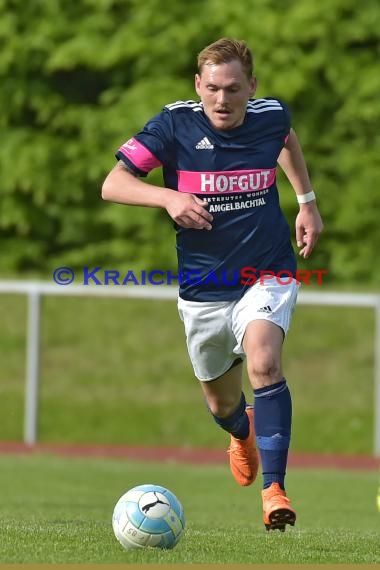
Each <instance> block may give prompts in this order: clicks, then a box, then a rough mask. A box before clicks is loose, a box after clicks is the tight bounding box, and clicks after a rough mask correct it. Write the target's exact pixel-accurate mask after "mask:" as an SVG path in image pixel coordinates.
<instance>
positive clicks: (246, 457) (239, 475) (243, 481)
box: [227, 406, 259, 487]
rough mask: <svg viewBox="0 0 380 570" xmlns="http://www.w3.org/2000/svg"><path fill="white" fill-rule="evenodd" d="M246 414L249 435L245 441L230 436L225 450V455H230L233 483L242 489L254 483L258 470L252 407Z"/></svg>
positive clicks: (248, 408)
mask: <svg viewBox="0 0 380 570" xmlns="http://www.w3.org/2000/svg"><path fill="white" fill-rule="evenodd" d="M246 414H247V416H248V419H249V435H248V437H247V439H237V438H236V437H234V436H233V435H231V443H230V446H229V448H228V450H227V453H229V455H230V468H231V472H232V475H233V476H234V478H235V481H236V482H237V483H238V484H239V485H241V486H242V487H247V486H248V485H251V484H252V483H253V482H254V480H255V479H256V476H257V470H258V468H259V456H258V454H257V449H256V441H255V440H256V437H255V429H254V427H253V407H252V406H247V407H246Z"/></svg>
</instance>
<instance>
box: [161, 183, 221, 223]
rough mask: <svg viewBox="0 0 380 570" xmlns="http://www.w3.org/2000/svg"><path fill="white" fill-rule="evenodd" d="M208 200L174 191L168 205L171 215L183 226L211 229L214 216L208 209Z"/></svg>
mask: <svg viewBox="0 0 380 570" xmlns="http://www.w3.org/2000/svg"><path fill="white" fill-rule="evenodd" d="M208 205H209V204H208V202H207V201H206V200H201V199H200V198H197V196H194V194H186V193H181V192H173V193H172V195H171V196H170V201H169V203H168V205H167V206H166V210H167V212H168V214H169V216H170V217H171V218H172V219H173V220H174V221H175V222H176V223H177V224H178V225H179V226H181V227H182V228H192V229H195V230H211V229H212V225H211V222H212V221H213V217H212V215H211V214H210V212H208V211H207V208H208Z"/></svg>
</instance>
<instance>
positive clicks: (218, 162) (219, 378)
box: [102, 38, 322, 531]
mask: <svg viewBox="0 0 380 570" xmlns="http://www.w3.org/2000/svg"><path fill="white" fill-rule="evenodd" d="M195 90H196V93H197V94H198V96H199V99H200V101H199V102H197V101H192V100H190V101H177V102H175V103H172V104H169V105H166V107H165V108H164V109H163V110H162V111H161V112H160V113H159V114H158V115H156V116H155V117H153V118H152V119H151V120H150V121H148V123H147V124H146V125H145V127H144V128H143V129H142V130H141V131H140V132H139V133H138V134H136V135H135V136H134V137H132V138H130V139H129V140H128V141H127V142H126V143H125V144H123V145H122V146H121V147H120V148H119V150H118V151H117V154H116V157H117V159H118V162H117V164H116V165H115V167H114V168H113V169H112V170H111V172H110V173H109V174H108V176H107V178H106V180H105V181H104V184H103V189H102V197H103V199H105V200H110V201H112V202H117V203H121V204H129V205H139V206H149V207H158V208H164V209H166V211H167V212H168V214H169V215H170V216H171V218H172V219H173V221H174V226H175V230H176V241H177V252H178V265H179V272H180V276H181V282H180V286H179V298H178V309H179V314H180V317H181V319H182V320H183V322H184V327H185V333H186V340H187V347H188V352H189V356H190V359H191V362H192V365H193V368H194V372H195V375H196V377H197V378H198V379H199V380H200V385H201V387H202V390H203V394H204V396H205V399H206V402H207V405H208V408H209V410H210V412H211V414H212V416H213V418H214V420H215V422H216V423H217V424H218V425H219V426H220V427H221V428H223V429H224V430H226V431H227V432H228V433H229V434H230V437H231V443H230V446H229V450H228V451H229V457H230V467H231V471H232V474H233V476H234V478H235V479H236V481H237V483H238V484H239V485H242V486H247V485H250V484H251V483H252V482H253V481H254V480H255V478H256V475H257V471H258V464H259V455H260V460H261V465H262V473H263V491H262V499H263V519H264V524H265V527H266V529H267V530H274V529H279V530H281V531H283V530H285V525H286V524H290V525H294V522H295V519H296V514H295V511H294V509H293V507H292V506H291V503H290V501H289V498H288V497H287V496H286V492H285V485H284V479H285V472H286V465H287V456H288V448H289V442H290V436H291V421H292V405H291V396H290V392H289V387H288V385H287V382H286V379H285V378H284V375H283V372H282V368H281V353H282V346H283V341H284V337H285V335H286V333H287V331H288V328H289V324H290V320H291V316H292V312H293V309H294V307H295V303H296V297H297V291H298V287H299V284H298V283H297V281H296V279H295V276H296V273H295V271H296V260H295V253H294V251H293V248H292V246H291V241H290V230H289V226H288V224H287V222H286V220H285V218H284V215H283V213H282V211H281V208H280V204H279V196H278V190H277V187H276V169H277V165H278V164H279V165H280V167H281V168H282V169H283V171H284V172H285V174H286V176H287V178H288V179H289V181H290V183H291V185H292V187H293V189H294V191H295V194H296V198H297V200H298V202H299V213H298V215H297V218H296V242H297V246H298V247H299V248H300V249H299V254H300V255H301V256H303V257H304V258H307V257H309V255H310V254H311V252H312V251H313V248H314V246H315V243H316V240H317V238H318V235H319V234H320V232H321V231H322V221H321V217H320V215H319V212H318V208H317V204H316V198H315V194H314V192H313V190H312V188H311V184H310V180H309V175H308V171H307V167H306V164H305V160H304V157H303V153H302V150H301V147H300V144H299V142H298V139H297V136H296V133H295V132H294V130H293V129H292V128H291V122H290V116H289V112H288V110H287V108H286V106H285V105H284V103H283V102H281V101H279V100H278V99H275V98H272V97H268V98H261V99H254V98H253V96H254V93H255V90H256V78H255V76H254V74H253V59H252V53H251V51H250V49H249V47H248V46H247V44H246V43H245V42H244V41H238V40H234V39H230V38H222V39H219V40H218V41H216V42H214V43H213V44H211V45H209V46H207V47H206V48H204V49H203V50H202V52H201V53H200V54H199V56H198V73H197V74H196V76H195ZM156 167H162V168H163V176H164V184H165V187H164V188H161V187H157V186H154V185H151V184H148V183H146V182H144V181H143V180H141V177H144V176H146V175H147V173H148V172H149V171H151V170H152V169H154V168H156ZM281 272H282V273H281ZM244 360H246V365H247V371H248V377H249V380H250V383H251V385H252V388H253V394H254V410H253V407H252V406H250V405H248V404H247V403H246V399H245V395H244V393H243V391H242V363H243V361H244ZM256 447H257V448H258V450H259V454H258V452H257V449H256Z"/></svg>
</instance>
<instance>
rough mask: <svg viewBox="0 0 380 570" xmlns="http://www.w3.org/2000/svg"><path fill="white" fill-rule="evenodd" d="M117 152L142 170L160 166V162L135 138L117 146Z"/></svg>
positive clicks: (147, 170) (145, 170)
mask: <svg viewBox="0 0 380 570" xmlns="http://www.w3.org/2000/svg"><path fill="white" fill-rule="evenodd" d="M119 152H121V153H122V154H123V155H124V156H126V157H127V158H128V159H129V160H130V161H131V162H132V164H134V166H136V168H138V169H139V170H142V171H143V172H150V171H151V170H153V168H157V167H158V166H161V162H160V161H159V160H158V158H156V157H155V156H154V154H152V153H151V152H150V150H148V149H147V148H146V147H145V146H144V145H142V144H141V143H140V142H139V141H138V140H136V139H135V138H131V139H129V140H128V141H127V142H126V143H124V144H123V145H122V146H121V147H120V148H119Z"/></svg>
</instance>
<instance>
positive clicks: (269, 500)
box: [262, 483, 296, 532]
mask: <svg viewBox="0 0 380 570" xmlns="http://www.w3.org/2000/svg"><path fill="white" fill-rule="evenodd" d="M262 498H263V512H264V514H263V520H264V524H265V528H266V529H267V530H280V531H281V532H284V531H285V525H287V524H290V525H291V526H294V523H295V522H296V513H295V511H294V510H293V509H292V507H291V506H290V500H289V499H288V497H287V496H286V493H285V491H284V490H283V489H281V487H280V485H279V484H278V483H272V484H271V486H270V487H268V489H264V490H263V491H262Z"/></svg>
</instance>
